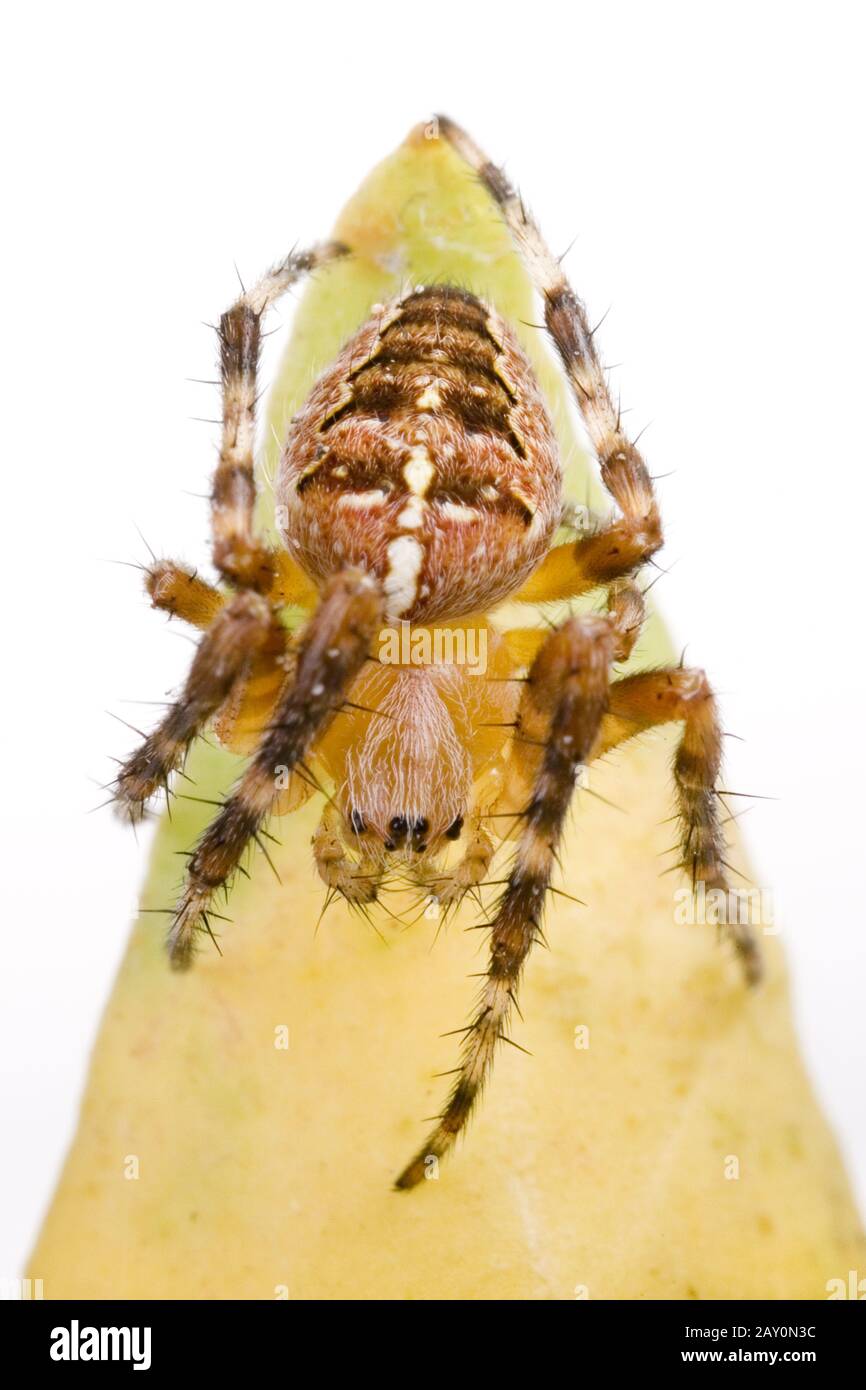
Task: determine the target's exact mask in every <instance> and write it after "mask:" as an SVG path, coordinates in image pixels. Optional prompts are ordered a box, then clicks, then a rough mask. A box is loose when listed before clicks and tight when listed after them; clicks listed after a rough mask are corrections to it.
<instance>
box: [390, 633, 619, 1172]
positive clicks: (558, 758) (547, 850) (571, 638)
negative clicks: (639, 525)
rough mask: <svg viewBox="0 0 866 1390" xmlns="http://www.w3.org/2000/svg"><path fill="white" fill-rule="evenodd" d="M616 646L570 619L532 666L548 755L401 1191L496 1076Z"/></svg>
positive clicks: (442, 1149) (445, 1144)
mask: <svg viewBox="0 0 866 1390" xmlns="http://www.w3.org/2000/svg"><path fill="white" fill-rule="evenodd" d="M614 643H615V637H614V633H613V629H612V625H611V623H610V622H609V620H607V619H606V618H573V619H571V620H570V621H569V622H567V623H565V624H564V625H563V626H562V627H561V628H558V629H557V630H556V631H555V632H553V633H552V634H551V635H550V637H549V638H548V639H547V642H546V643H545V645H544V647H543V648H542V649H541V651H540V652H539V654H538V656H537V657H536V659H535V661H534V662H533V665H532V669H531V671H530V674H529V682H530V688H531V689H533V690H534V692H535V700H536V704H537V705H538V707H539V709H544V710H546V711H547V712H548V717H549V728H548V735H547V740H546V745H545V749H544V756H543V759H542V763H541V767H540V770H539V773H538V777H537V780H536V783H535V788H534V791H533V795H532V799H531V800H530V802H529V805H528V806H527V807H526V809H525V811H524V813H523V831H522V833H521V836H520V840H519V842H518V845H517V853H516V856H515V860H514V865H513V867H512V869H511V872H510V874H509V878H508V883H507V886H506V887H505V889H504V891H503V894H502V897H501V899H500V902H499V906H498V909H497V912H496V915H495V917H494V919H493V922H492V923H491V937H490V964H489V966H488V971H487V975H486V978H485V982H484V984H483V985H482V989H481V998H480V1000H479V1003H478V1007H477V1010H476V1013H475V1016H474V1018H473V1020H472V1022H471V1023H470V1025H469V1027H468V1028H467V1030H466V1035H465V1040H464V1043H463V1052H462V1056H461V1059H460V1066H459V1069H458V1074H457V1079H456V1081H455V1084H454V1087H453V1089H452V1091H451V1094H450V1096H449V1098H448V1101H447V1104H446V1106H445V1110H444V1112H443V1114H442V1116H441V1117H440V1119H439V1122H438V1124H437V1125H436V1128H435V1129H434V1130H433V1132H432V1133H431V1134H430V1136H429V1138H428V1139H427V1142H426V1143H425V1144H424V1145H423V1147H422V1148H421V1149H420V1150H419V1152H418V1153H417V1154H416V1156H415V1157H414V1158H413V1159H412V1161H411V1163H409V1165H408V1166H407V1167H406V1168H405V1169H404V1170H403V1172H402V1173H401V1174H400V1176H399V1177H398V1179H397V1184H396V1185H397V1187H398V1188H408V1187H414V1186H415V1185H416V1184H417V1183H418V1182H420V1181H421V1179H422V1178H423V1177H424V1176H425V1173H426V1172H427V1171H428V1165H429V1163H430V1160H431V1159H440V1158H441V1157H442V1156H443V1155H444V1154H446V1153H447V1152H448V1150H449V1149H450V1148H451V1147H452V1145H453V1144H454V1141H455V1139H456V1138H457V1135H458V1134H459V1133H460V1132H461V1130H462V1129H463V1128H464V1126H465V1125H466V1123H467V1121H468V1119H469V1117H470V1115H471V1113H472V1109H473V1106H474V1105H475V1101H476V1099H477V1097H478V1094H479V1092H480V1090H481V1088H482V1086H483V1085H484V1082H485V1080H486V1079H487V1077H488V1076H489V1074H490V1069H491V1066H492V1064H493V1057H494V1054H495V1052H496V1047H497V1044H498V1043H499V1042H500V1041H501V1040H504V1039H506V1038H507V1033H506V1029H507V1026H508V1021H509V1017H510V1014H511V1009H512V1007H513V1006H514V1004H515V1003H516V997H517V988H518V984H519V982H520V976H521V974H522V971H523V966H524V964H525V961H526V958H527V956H528V955H529V952H530V950H531V949H532V946H533V944H534V943H535V942H536V940H538V937H539V933H540V931H541V915H542V910H543V907H544V901H545V897H546V894H547V889H548V887H549V885H550V880H551V876H552V874H553V869H554V866H555V862H556V851H557V846H558V845H559V841H560V838H561V836H562V830H563V826H564V824H565V818H566V815H567V813H568V808H569V806H570V804H571V797H572V792H573V790H574V785H575V780H576V777H577V774H578V771H579V768H580V766H581V764H582V763H583V762H584V761H585V760H586V759H587V757H588V756H589V753H590V750H591V748H592V746H593V744H594V742H595V740H596V737H597V735H598V729H599V724H600V722H601V719H602V716H603V715H604V712H605V709H606V707H607V695H608V670H609V667H610V663H611V661H612V660H613V654H614Z"/></svg>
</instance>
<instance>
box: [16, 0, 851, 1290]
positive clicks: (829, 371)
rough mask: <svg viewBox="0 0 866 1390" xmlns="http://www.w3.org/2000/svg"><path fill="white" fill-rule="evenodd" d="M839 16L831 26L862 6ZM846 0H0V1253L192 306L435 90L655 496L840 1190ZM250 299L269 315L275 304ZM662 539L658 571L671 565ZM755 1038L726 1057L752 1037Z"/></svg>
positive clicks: (261, 259) (64, 1067)
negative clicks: (607, 381) (593, 366)
mask: <svg viewBox="0 0 866 1390" xmlns="http://www.w3.org/2000/svg"><path fill="white" fill-rule="evenodd" d="M858 11H859V13H858ZM861 14H862V10H860V7H858V6H854V5H851V6H846V5H842V4H835V3H826V0H825V3H821V4H814V5H799V4H790V3H789V4H769V3H764V4H761V3H754V0H752V3H749V4H745V5H740V4H736V3H725V4H723V5H721V4H720V5H712V4H706V5H694V4H682V5H679V4H664V3H661V4H659V3H657V4H649V5H647V4H640V5H638V4H634V5H632V4H616V3H613V4H605V5H603V6H600V5H598V4H596V3H593V4H581V3H569V4H549V3H540V0H535V3H533V4H531V5H527V6H526V7H524V6H517V5H512V6H509V5H507V4H499V5H496V6H491V5H484V6H480V5H479V6H471V5H468V4H466V3H465V0H463V2H462V3H459V4H452V3H448V2H447V0H437V3H435V4H433V3H428V0H402V3H400V4H376V3H374V0H367V3H363V4H353V5H343V4H339V3H337V4H334V3H331V4H328V5H314V6H311V7H303V6H293V5H290V4H262V3H254V2H253V0H244V3H242V4H238V3H234V4H231V5H226V4H221V3H209V4H206V5H205V4H202V5H197V4H183V3H174V4H171V5H162V4H154V3H150V4H148V5H146V6H145V5H142V6H139V7H132V6H110V5H107V4H105V5H99V4H87V3H79V4H77V5H75V6H60V5H44V4H43V5H39V4H30V5H28V6H26V7H25V6H16V7H15V13H14V18H10V16H9V15H7V18H6V24H5V38H4V45H3V47H4V50H5V51H4V54H3V58H2V67H3V71H2V80H0V103H2V107H3V110H2V122H3V131H4V146H5V153H4V156H3V159H4V166H5V168H4V175H3V185H2V187H3V192H4V194H5V198H4V202H5V210H4V212H3V214H2V223H0V226H2V236H3V240H4V243H5V247H4V253H3V282H4V283H3V322H2V330H0V353H2V356H3V381H4V383H5V386H6V391H5V393H4V394H5V397H6V404H5V410H4V430H3V435H4V437H3V457H2V492H0V496H2V501H3V506H2V514H0V517H2V519H0V527H2V546H0V554H2V563H3V569H4V575H3V583H4V590H3V591H4V618H3V624H4V625H3V656H4V661H3V666H4V678H3V695H4V699H5V709H4V716H3V725H2V727H3V732H4V736H5V746H4V757H3V764H2V765H3V772H4V796H3V799H2V818H3V823H2V846H3V849H4V857H5V863H4V865H3V868H4V873H3V904H4V908H5V909H6V911H5V914H4V916H5V920H4V924H3V925H4V928H5V933H4V940H3V950H2V985H0V988H2V1000H0V1003H2V1020H3V1021H2V1028H3V1036H2V1046H0V1068H2V1100H0V1104H2V1114H3V1119H4V1142H3V1144H2V1148H0V1163H2V1174H0V1190H2V1192H3V1197H4V1208H5V1210H4V1214H3V1218H2V1228H0V1239H2V1248H0V1275H4V1276H5V1275H14V1274H16V1273H18V1272H19V1271H20V1267H21V1264H22V1261H23V1259H24V1256H25V1253H26V1251H27V1249H28V1246H29V1244H30V1242H31V1241H32V1239H33V1236H34V1233H35V1230H36V1228H37V1223H38V1221H39V1218H40V1216H41V1213H42V1211H43V1209H44V1205H45V1203H46V1201H47V1199H48V1196H49V1193H50V1191H51V1187H52V1184H53V1182H54V1180H55V1177H56V1173H57V1170H58V1165H59V1162H60V1159H61V1156H62V1153H63V1150H64V1146H65V1145H66V1143H67V1142H68V1140H69V1137H70V1135H71V1132H72V1126H73V1123H74V1118H75V1113H76V1106H77V1101H78V1097H79V1093H80V1087H81V1083H82V1079H83V1076H84V1073H85V1066H86V1060H87V1055H88V1050H89V1047H90V1045H91V1042H92V1039H93V1036H94V1032H95V1029H96V1026H97V1022H98V1019H99V1015H100V1011H101V1009H102V1006H103V1002H104V1000H105V997H106V994H107V991H108V989H109V986H110V983H111V979H112V975H113V972H114V971H115V969H116V967H117V964H118V961H119V959H120V955H121V952H122V950H123V946H124V942H125V938H126V934H127V925H128V922H129V919H130V917H131V914H132V912H133V906H134V902H135V896H136V888H137V884H138V882H139V879H140V876H141V873H142V871H143V867H144V863H145V849H146V845H145V844H143V843H142V844H139V845H138V846H137V845H136V843H135V841H134V840H133V838H132V837H131V835H130V834H129V833H128V832H124V831H123V830H122V829H121V828H120V827H119V826H117V825H115V823H114V822H113V820H112V818H111V816H110V814H109V812H108V811H100V812H98V813H96V814H93V815H89V814H88V811H89V810H90V808H91V807H93V806H94V805H95V804H96V803H98V802H99V801H101V800H102V799H103V797H102V796H101V794H100V792H99V790H98V788H97V785H96V783H99V782H103V781H105V780H107V779H108V777H110V776H111V775H112V773H111V769H112V765H111V764H110V762H109V761H108V755H109V754H121V753H125V752H126V751H127V749H128V747H129V745H130V741H131V735H129V734H128V732H127V731H126V730H125V729H124V728H122V727H121V726H120V725H119V724H117V723H116V722H115V721H114V720H113V719H112V718H110V717H109V716H108V714H107V713H106V710H108V709H110V710H112V711H114V712H115V713H116V714H119V715H120V716H122V717H123V718H127V719H129V720H131V722H132V723H134V724H145V725H146V724H148V723H149V721H150V720H151V718H152V717H153V716H154V714H155V711H154V710H151V709H149V708H148V707H147V706H146V705H135V704H126V703H124V701H129V700H133V699H136V700H158V699H160V698H162V697H163V695H164V692H165V691H166V690H168V689H169V688H170V687H171V686H172V685H174V684H175V683H176V682H177V681H178V680H179V679H180V677H181V674H182V672H183V670H184V667H185V664H186V663H187V661H188V659H189V656H190V652H191V648H190V647H189V646H188V644H187V642H186V640H185V639H184V638H183V637H182V636H181V635H180V634H179V630H178V629H177V628H175V627H172V628H167V627H166V626H165V625H164V623H163V621H162V620H160V618H159V617H158V616H157V615H155V614H153V613H151V612H150V610H149V608H148V607H147V605H146V603H145V601H144V600H143V598H142V597H141V595H140V590H139V576H138V575H137V574H136V572H135V571H134V570H132V569H127V568H123V567H121V566H118V565H114V564H111V563H109V561H111V560H113V559H119V560H126V561H130V560H140V559H142V558H143V557H144V556H145V550H144V547H143V544H142V541H141V540H140V539H139V536H138V535H137V533H136V529H135V528H136V526H137V527H139V528H140V529H141V532H142V533H143V535H144V536H145V537H146V538H147V540H148V541H149V542H150V544H151V545H152V546H154V548H155V549H156V550H158V551H159V552H162V553H168V554H176V555H180V556H184V557H187V558H189V559H192V560H196V561H200V562H202V563H206V561H207V517H206V508H205V504H204V502H203V501H202V500H201V499H200V497H196V496H195V494H202V493H206V492H207V489H208V478H209V470H210V468H211V465H212V460H213V445H214V440H215V438H216V431H215V430H214V429H213V428H212V427H211V426H209V425H207V424H200V423H196V422H194V421H193V420H192V419H191V417H193V416H212V415H214V414H215V413H216V405H217V402H216V397H215V394H214V393H213V392H211V391H210V390H209V389H208V388H206V387H203V386H198V385H194V384H192V383H191V382H190V381H189V380H188V378H192V377H205V378H207V377H212V376H213V374H214V373H213V365H214V354H215V344H214V340H213V335H212V334H211V333H210V332H209V330H208V329H207V328H206V327H204V326H203V322H204V321H213V319H214V317H215V315H216V314H217V313H218V312H219V310H220V309H221V308H222V307H224V306H225V305H226V303H227V302H228V301H229V300H230V299H231V298H232V296H233V295H234V293H235V289H236V279H235V271H234V268H233V267H234V264H235V263H236V264H237V266H238V268H239V270H240V271H241V273H242V274H243V275H244V277H245V278H247V279H249V278H250V277H251V276H253V275H255V273H256V272H257V271H259V270H260V269H262V268H263V267H264V266H265V265H266V264H268V263H269V262H270V261H272V260H273V259H274V258H275V256H277V255H278V254H280V253H281V252H282V251H283V250H285V249H286V248H288V247H289V246H290V245H291V244H293V243H295V242H300V243H305V242H307V241H308V240H312V239H315V238H316V237H318V236H319V235H321V234H322V233H323V232H326V231H327V230H328V229H329V227H330V225H331V223H332V221H333V219H334V217H335V215H336V213H337V211H338V210H339V208H340V206H341V204H342V203H343V202H344V201H345V199H346V198H347V196H348V195H349V194H350V193H351V192H352V191H353V190H354V188H355V187H356V185H357V184H358V182H359V181H360V180H361V178H362V177H363V176H364V174H365V173H366V172H367V171H368V169H369V168H370V166H371V165H372V164H373V163H375V162H376V161H378V160H379V159H380V158H381V157H382V156H383V155H385V154H386V153H387V152H388V151H389V150H390V149H391V148H392V147H393V146H394V145H395V144H397V143H398V142H399V141H400V139H401V138H402V137H403V135H404V134H405V132H406V131H407V129H408V128H409V126H410V125H412V124H414V123H415V122H416V121H417V120H419V119H421V118H423V117H426V116H427V114H428V113H429V111H430V110H433V109H443V110H445V111H448V112H449V113H450V114H452V115H454V116H455V117H456V118H457V119H458V120H460V121H461V122H462V123H464V124H465V125H467V126H468V127H469V129H470V130H471V131H472V132H473V133H475V134H476V136H477V138H478V139H479V140H480V141H481V142H482V143H483V144H484V145H486V146H487V147H488V148H489V150H490V152H491V153H492V155H493V156H494V157H495V158H497V159H499V160H504V161H506V162H507V165H508V168H509V170H510V171H511V173H512V174H513V176H514V177H515V178H516V179H518V180H519V182H520V184H521V187H522V189H523V191H524V193H525V194H526V195H527V197H528V198H529V199H530V201H531V203H532V205H533V207H534V209H535V211H536V213H537V214H538V216H539V218H540V220H541V222H542V225H543V226H544V227H545V229H546V231H547V233H548V236H549V239H550V241H551V243H552V245H553V247H554V248H555V249H557V250H564V249H565V248H566V247H568V246H569V245H570V244H572V243H573V245H572V249H571V250H570V252H569V254H568V257H567V261H566V265H567V269H568V270H569V272H570V274H571V276H572V279H573V280H574V282H575V283H576V285H577V287H578V289H579V291H580V292H581V294H582V295H583V297H584V298H585V299H586V300H587V302H588V304H589V306H590V309H591V312H592V315H593V316H594V317H596V318H599V317H601V315H602V314H603V313H604V311H605V310H607V309H609V310H610V312H609V313H608V317H607V319H606V321H605V324H604V327H603V330H602V333H601V335H600V336H601V341H602V346H603V350H604V353H605V356H606V358H607V360H608V361H609V362H610V363H615V364H621V365H618V366H617V369H616V371H615V373H614V380H615V382H616V384H617V385H618V387H619V388H620V390H621V393H622V398H623V402H624V404H626V405H627V406H628V407H629V408H630V410H631V414H630V416H629V417H628V419H629V422H630V424H631V426H632V428H633V429H634V430H635V431H636V430H637V429H639V428H641V427H642V426H644V425H646V424H647V423H648V422H651V428H650V429H649V430H648V432H647V434H645V435H644V438H643V444H644V445H645V447H646V452H647V455H648V458H649V461H650V464H651V467H652V469H653V471H654V472H656V473H660V474H661V473H663V474H670V475H671V476H669V477H667V478H665V479H664V480H663V481H662V482H661V483H660V490H661V495H662V504H663V513H664V515H665V517H666V523H667V537H668V544H667V549H666V552H665V556H666V560H665V563H666V564H668V565H671V564H673V569H672V572H671V574H670V576H669V577H668V578H666V579H664V580H663V581H662V582H661V583H660V584H659V585H658V586H657V588H656V595H657V597H658V599H659V602H660V604H661V606H662V607H663V610H664V612H665V614H666V616H667V617H668V619H669V621H670V622H671V624H672V626H673V629H674V632H675V634H676V636H677V639H678V640H680V641H682V642H686V641H688V643H689V659H690V660H692V661H696V662H700V663H701V664H703V665H705V666H706V667H707V668H708V669H709V670H710V672H711V673H712V675H713V677H714V679H715V681H716V683H717V685H718V687H719V689H720V690H721V692H722V696H723V701H724V711H725V715H726V721H727V725H728V727H729V728H730V729H732V730H734V731H735V732H736V733H738V734H740V735H742V736H743V738H744V739H745V740H746V741H745V742H744V743H739V742H734V741H729V743H730V746H729V749H728V752H729V763H728V769H729V770H728V772H727V774H726V781H727V784H728V785H729V786H731V787H734V788H741V789H745V790H746V791H757V792H762V793H764V794H766V795H768V796H774V797H777V798H778V800H775V801H762V802H758V803H756V804H755V809H754V810H753V812H752V813H751V815H750V817H749V820H748V824H749V829H750V836H751V847H752V852H753V855H754V859H755V861H756V863H757V865H758V869H759V877H760V880H761V882H762V883H764V884H768V885H772V886H773V887H774V889H775V892H776V898H777V903H778V904H779V910H780V914H781V917H782V921H783V924H784V932H785V940H786V943H787V949H788V952H789V957H790V961H791V965H792V970H793V977H794V991H795V1006H796V1010H797V1014H798V1017H799V1023H800V1028H801V1035H802V1038H803V1042H804V1047H805V1050H806V1054H807V1058H808V1063H809V1066H810V1068H811V1070H812V1073H813V1075H814V1077H815V1079H816V1081H817V1084H818V1086H819V1089H820V1093H821V1096H822V1098H823V1103H824V1105H825V1107H826V1109H827V1111H828V1113H829V1115H830V1117H831V1119H832V1121H833V1123H834V1126H835V1128H836V1131H837V1133H838V1134H839V1136H840V1138H841V1141H842V1144H843V1146H844V1150H845V1153H846V1156H847V1159H848V1162H849V1166H850V1168H851V1170H852V1172H853V1174H854V1176H855V1179H856V1181H857V1184H858V1190H859V1194H860V1197H861V1199H864V1200H866V1114H864V1101H863V1081H862V1078H863V1073H864V1063H866V1030H864V974H866V971H864V963H866V940H864V930H863V929H864V925H866V924H864V921H863V910H862V896H861V883H860V874H861V868H862V860H863V854H864V846H863V837H862V825H863V818H862V805H863V787H864V783H866V757H864V737H863V725H862V711H863V708H864V675H863V658H862V640H863V638H862V629H863V600H862V596H861V581H862V573H863V564H862V547H863V515H864V504H866V497H864V484H863V477H864V446H863V439H862V414H863V410H862V395H863V387H864V381H866V373H864V353H863V329H864V321H866V302H864V298H866V297H864V276H863V270H862V262H863V254H864V245H866V238H864V226H863V220H864V219H863V198H862V171H863V163H862V158H863V152H862V141H863V116H864V112H863V102H862V90H863V75H862V54H863V38H864V35H863V33H862V31H861V28H860V24H861V19H860V16H861ZM286 317H287V315H283V320H284V321H285V318H286ZM674 562H676V563H675V564H674ZM755 1065H756V1066H760V1058H756V1059H755Z"/></svg>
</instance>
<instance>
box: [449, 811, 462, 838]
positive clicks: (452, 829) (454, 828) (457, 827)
mask: <svg viewBox="0 0 866 1390" xmlns="http://www.w3.org/2000/svg"><path fill="white" fill-rule="evenodd" d="M462 829H463V817H462V816H458V817H457V819H456V821H454V822H453V824H452V825H449V827H448V829H447V830H446V831H445V839H446V840H459V839H460V831H461V830H462Z"/></svg>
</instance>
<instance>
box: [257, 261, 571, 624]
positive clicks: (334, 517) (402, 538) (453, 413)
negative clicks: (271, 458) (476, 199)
mask: <svg viewBox="0 0 866 1390" xmlns="http://www.w3.org/2000/svg"><path fill="white" fill-rule="evenodd" d="M277 500H278V502H279V503H280V504H281V509H280V512H279V516H280V518H281V525H282V531H283V538H284V541H285V544H286V546H287V548H288V549H289V551H290V552H291V554H292V555H293V556H294V558H295V559H297V560H298V561H299V563H300V564H301V565H302V566H303V567H304V569H305V570H306V571H307V572H308V573H309V574H310V575H311V576H312V577H313V578H314V579H315V580H316V581H317V582H319V583H321V582H323V581H324V580H325V579H326V578H327V577H328V575H330V574H332V573H334V572H335V571H337V570H339V569H341V568H342V567H343V566H345V565H360V566H362V567H363V568H365V569H367V570H368V571H372V572H373V573H374V574H376V575H377V577H378V578H379V579H380V580H381V582H382V584H383V587H384V590H385V594H386V598H387V606H388V616H389V617H390V618H402V619H407V620H410V621H429V620H431V619H434V618H435V619H441V618H453V617H459V616H461V615H463V614H467V613H472V612H481V611H484V610H486V609H487V608H489V607H491V606H492V605H493V604H495V603H498V602H500V601H501V600H502V599H504V598H506V597H507V596H508V594H509V593H512V592H513V591H514V590H515V589H516V588H518V587H519V585H520V584H521V583H522V581H523V580H524V579H525V578H526V577H527V576H528V574H529V573H530V572H531V571H532V569H533V568H534V567H535V565H536V564H537V563H538V561H539V560H540V559H541V557H542V555H543V554H544V552H545V550H546V548H547V546H548V545H549V542H550V538H551V536H552V534H553V531H554V530H555V528H556V525H557V523H558V519H559V508H560V468H559V458H558V452H557V447H556V442H555V438H554V434H553V427H552V425H551V423H550V419H549V417H548V414H547V411H546V408H545V405H544V402H543V400H542V397H541V393H540V391H539V388H538V385H537V383H536V380H535V377H534V374H533V372H532V368H531V367H530V365H529V362H528V361H527V359H526V357H525V356H524V354H523V352H522V350H521V348H520V347H519V345H518V343H517V340H516V338H515V336H514V334H513V332H512V330H511V329H510V328H509V327H508V326H507V325H506V324H505V323H504V322H503V321H502V320H501V319H500V318H499V317H498V315H496V314H495V313H493V312H492V311H491V310H490V309H488V308H487V307H486V306H485V305H484V304H482V303H481V301H480V300H478V299H477V298H475V296H474V295H471V294H469V293H468V292H467V291H465V290H459V289H455V288H452V287H449V286H433V287H431V288H427V289H416V290H414V291H413V292H412V293H411V294H409V295H407V296H405V297H404V298H402V299H400V300H396V301H393V302H392V303H391V304H389V305H387V306H384V307H379V308H377V309H376V311H375V312H374V314H373V316H372V317H371V318H370V319H369V320H368V321H367V323H366V324H364V326H363V327H362V328H361V329H360V331H359V332H358V333H357V334H356V335H355V337H354V338H352V339H351V340H350V341H349V342H348V343H347V344H346V346H345V347H344V348H343V349H342V351H341V353H340V354H339V356H338V357H337V359H336V360H335V362H334V363H333V364H332V366H331V367H329V368H328V370H327V371H326V372H325V373H324V375H323V376H322V377H321V378H320V379H319V381H318V383H317V384H316V386H315V387H314V388H313V391H312V393H311V394H310V396H309V398H308V400H307V402H306V404H305V405H304V407H303V409H302V411H301V412H300V414H299V415H298V416H297V417H296V419H295V421H294V422H293V426H292V429H291V431H290V434H289V438H288V441H287V444H286V448H285V451H284V454H283V458H282V462H281V468H280V475H279V482H278V499H277Z"/></svg>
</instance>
